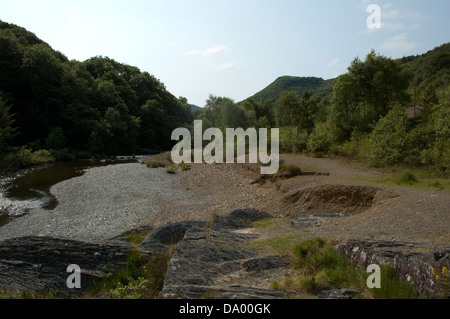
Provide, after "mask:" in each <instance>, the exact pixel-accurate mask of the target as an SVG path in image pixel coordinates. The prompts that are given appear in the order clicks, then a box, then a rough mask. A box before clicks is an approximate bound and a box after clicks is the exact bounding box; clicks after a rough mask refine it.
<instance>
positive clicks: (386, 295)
mask: <svg viewBox="0 0 450 319" xmlns="http://www.w3.org/2000/svg"><path fill="white" fill-rule="evenodd" d="M369 291H370V292H371V294H372V297H373V298H375V299H418V298H419V296H418V295H417V293H416V291H415V290H414V288H413V287H412V286H411V284H409V283H408V282H405V281H400V280H399V279H398V276H397V275H396V273H395V270H394V267H393V266H392V265H385V266H381V288H380V289H375V288H374V289H369Z"/></svg>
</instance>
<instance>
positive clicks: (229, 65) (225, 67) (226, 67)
mask: <svg viewBox="0 0 450 319" xmlns="http://www.w3.org/2000/svg"><path fill="white" fill-rule="evenodd" d="M236 65H237V64H236V63H234V62H227V63H225V64H223V65H221V66H219V67H218V68H217V70H219V71H225V70H230V69H234V68H235V67H236Z"/></svg>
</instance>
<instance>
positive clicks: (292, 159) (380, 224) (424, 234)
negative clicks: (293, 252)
mask: <svg viewBox="0 0 450 319" xmlns="http://www.w3.org/2000/svg"><path fill="white" fill-rule="evenodd" d="M281 158H282V160H283V161H284V163H285V165H296V166H298V167H300V168H301V169H302V171H303V172H311V173H313V172H314V173H327V174H323V175H308V174H305V175H301V176H297V177H293V178H288V179H274V181H270V179H269V181H267V182H266V183H264V184H261V183H255V181H256V180H258V178H260V175H259V169H258V168H257V167H255V166H252V165H228V164H224V165H200V164H196V165H193V166H192V168H191V170H189V171H185V172H180V173H179V175H178V177H177V185H178V186H179V187H180V188H182V189H188V190H189V191H190V192H193V193H195V194H197V195H201V196H205V195H208V196H210V199H211V200H210V202H209V203H208V205H207V206H206V207H203V208H202V209H199V210H197V211H195V212H191V214H189V215H190V216H186V217H190V218H191V219H196V220H205V219H208V218H211V216H212V215H219V216H225V215H227V214H228V213H230V212H231V211H232V210H235V209H243V208H255V209H259V210H263V211H266V212H268V213H270V214H272V215H273V216H277V217H296V216H302V215H306V214H327V213H346V214H350V215H351V217H349V218H336V219H330V220H326V221H324V222H323V223H321V224H320V225H316V226H315V227H314V228H312V229H310V232H311V235H312V236H318V237H324V238H330V239H348V238H374V239H380V240H396V241H414V242H421V243H426V244H430V245H433V246H442V245H449V244H450V235H449V230H450V211H449V209H448V204H449V203H450V193H449V192H448V191H439V190H436V191H433V190H426V189H420V188H417V187H406V186H405V187H400V186H397V185H387V184H382V183H377V182H375V180H377V179H383V178H387V177H389V175H388V174H385V173H382V172H380V171H378V170H374V169H368V168H366V167H363V166H361V165H360V164H358V163H356V162H352V161H350V160H347V159H341V158H335V159H329V158H313V157H307V156H302V155H282V156H281Z"/></svg>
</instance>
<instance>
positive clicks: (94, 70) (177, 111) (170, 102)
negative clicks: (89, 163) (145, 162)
mask: <svg viewBox="0 0 450 319" xmlns="http://www.w3.org/2000/svg"><path fill="white" fill-rule="evenodd" d="M0 114H1V122H0V132H1V135H0V155H1V157H0V162H1V164H0V165H1V166H2V167H3V168H5V167H6V168H7V167H15V166H22V165H27V164H29V163H30V162H31V164H33V163H39V162H41V161H46V160H48V159H54V160H70V159H77V158H85V157H87V158H90V157H92V156H108V155H131V154H138V153H154V152H158V151H161V150H165V149H167V148H169V147H170V146H171V140H170V136H171V133H172V131H173V129H175V128H177V127H180V126H184V125H186V124H188V123H191V122H192V120H193V116H192V113H191V107H190V106H189V105H188V104H187V100H186V99H185V98H176V97H174V96H173V95H172V94H171V93H170V92H168V91H167V90H166V88H165V86H164V84H163V83H161V82H160V81H159V80H158V79H157V78H155V77H154V76H153V75H151V74H149V73H148V72H141V71H140V70H139V69H138V68H137V67H133V66H129V65H126V64H122V63H119V62H116V61H114V60H113V59H110V58H107V57H102V56H96V57H93V58H91V59H88V60H87V61H84V62H79V61H70V60H68V59H67V57H65V56H64V55H63V54H62V53H60V52H57V51H54V50H53V49H52V48H51V47H50V46H49V45H48V44H47V43H45V42H43V41H42V40H40V39H38V38H37V37H36V36H35V35H34V34H33V33H31V32H29V31H27V30H25V29H24V28H21V27H18V26H15V25H12V24H8V23H4V22H1V21H0Z"/></svg>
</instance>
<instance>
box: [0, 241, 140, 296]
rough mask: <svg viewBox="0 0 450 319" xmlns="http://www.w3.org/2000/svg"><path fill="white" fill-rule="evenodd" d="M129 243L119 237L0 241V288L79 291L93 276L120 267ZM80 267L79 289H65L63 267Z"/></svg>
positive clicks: (102, 276) (125, 259) (96, 277)
mask: <svg viewBox="0 0 450 319" xmlns="http://www.w3.org/2000/svg"><path fill="white" fill-rule="evenodd" d="M132 248H133V246H132V245H131V244H127V243H124V242H120V241H109V242H103V243H89V242H83V241H75V240H68V239H62V238H52V237H25V238H17V239H10V240H6V241H3V242H1V243H0V289H7V290H10V291H37V292H52V293H59V294H62V295H68V296H73V295H81V294H83V293H86V292H88V291H89V289H90V287H91V284H92V283H93V281H94V280H95V279H97V280H99V279H103V278H105V277H106V276H108V274H109V273H110V272H111V271H113V269H118V268H120V267H124V266H125V265H126V262H127V257H128V255H129V254H130V253H131V250H132ZM70 265H78V266H79V267H80V268H81V276H80V277H81V289H69V288H68V287H67V278H68V277H69V276H70V273H68V272H67V267H68V266H70Z"/></svg>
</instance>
